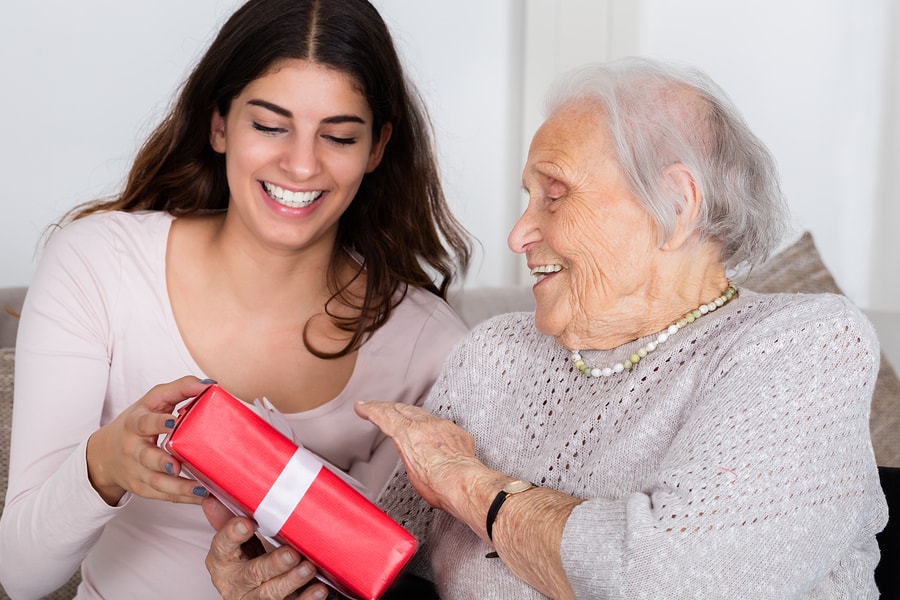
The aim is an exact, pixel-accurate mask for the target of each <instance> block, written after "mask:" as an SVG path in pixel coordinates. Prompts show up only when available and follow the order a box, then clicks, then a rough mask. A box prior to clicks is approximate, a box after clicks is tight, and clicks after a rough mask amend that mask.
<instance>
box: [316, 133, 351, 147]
mask: <svg viewBox="0 0 900 600" xmlns="http://www.w3.org/2000/svg"><path fill="white" fill-rule="evenodd" d="M322 137H324V138H325V139H326V140H328V141H329V142H333V143H335V144H337V145H339V146H351V145H353V144H355V143H356V138H354V137H339V136H336V135H324V136H322Z"/></svg>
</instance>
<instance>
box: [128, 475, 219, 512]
mask: <svg viewBox="0 0 900 600" xmlns="http://www.w3.org/2000/svg"><path fill="white" fill-rule="evenodd" d="M147 473H149V474H148V475H147V476H146V477H145V478H143V479H140V480H138V481H137V482H136V483H135V485H134V489H133V491H134V493H135V494H137V495H139V496H142V497H144V498H151V499H159V500H165V501H167V502H177V503H179V504H201V503H202V502H203V499H204V498H206V497H207V496H208V495H209V492H207V490H206V488H204V487H203V485H201V484H200V483H199V482H197V481H194V480H192V479H185V478H184V477H173V476H171V475H167V474H165V473H158V472H155V471H148V472H147Z"/></svg>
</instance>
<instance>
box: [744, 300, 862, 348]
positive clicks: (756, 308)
mask: <svg viewBox="0 0 900 600" xmlns="http://www.w3.org/2000/svg"><path fill="white" fill-rule="evenodd" d="M741 294H742V295H743V296H744V299H743V302H742V303H741V305H740V309H739V311H738V312H742V311H743V312H746V313H747V317H748V321H750V322H751V324H752V327H753V331H754V332H756V335H771V334H773V333H776V332H777V331H779V330H780V331H791V332H794V333H795V334H796V335H798V336H801V337H802V336H811V337H817V336H821V335H830V334H831V333H830V332H831V331H832V330H835V329H837V330H842V331H845V332H850V331H851V330H852V331H854V332H857V333H859V334H861V335H864V336H865V337H867V338H873V339H875V340H876V342H877V338H876V337H875V330H874V328H873V327H872V324H871V323H870V322H869V320H868V319H867V318H866V316H865V315H864V314H863V312H862V310H860V309H859V307H857V306H856V305H855V304H853V302H851V301H850V300H849V299H848V298H847V297H846V296H842V295H840V294H758V293H756V292H752V291H743V292H741Z"/></svg>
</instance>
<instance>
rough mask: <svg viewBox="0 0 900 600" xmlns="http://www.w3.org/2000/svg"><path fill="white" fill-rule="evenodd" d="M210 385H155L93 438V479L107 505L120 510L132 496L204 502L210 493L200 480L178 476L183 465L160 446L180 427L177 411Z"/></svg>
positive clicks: (190, 380) (185, 380)
mask: <svg viewBox="0 0 900 600" xmlns="http://www.w3.org/2000/svg"><path fill="white" fill-rule="evenodd" d="M208 385H209V382H208V381H205V382H201V381H200V380H198V379H197V378H196V377H191V376H187V377H182V378H181V379H176V380H175V381H172V382H170V383H163V384H160V385H157V386H154V387H153V388H152V389H151V390H150V391H149V392H147V393H146V394H145V395H144V397H143V398H141V399H140V400H138V401H137V402H135V403H134V404H132V405H131V406H130V407H128V408H127V409H126V410H124V411H123V412H122V413H121V414H120V415H119V416H117V417H116V418H115V419H114V420H113V421H111V422H110V423H108V424H107V425H104V426H103V427H101V428H100V429H98V430H97V431H95V432H94V434H93V435H91V437H90V439H89V440H88V443H87V466H88V477H89V478H90V480H91V485H93V486H94V489H96V490H97V493H99V494H100V496H101V497H102V498H103V500H105V501H106V503H107V504H109V505H110V506H115V505H116V504H117V503H118V502H119V500H120V499H121V498H122V496H123V495H124V494H125V493H126V492H132V493H134V494H137V495H138V496H143V497H144V498H154V499H159V500H168V501H170V502H183V503H191V504H200V502H202V501H203V497H204V496H206V490H205V489H203V487H202V486H200V485H199V484H198V483H197V482H196V481H192V480H189V479H185V478H183V477H178V473H179V472H180V471H181V465H180V464H179V463H178V461H177V460H175V458H174V457H172V456H171V455H169V454H167V453H166V452H165V451H163V450H162V449H161V448H159V446H157V440H158V438H159V435H160V434H163V433H167V432H168V431H169V430H171V428H172V426H173V425H174V422H175V421H174V417H173V416H172V411H173V410H174V409H175V406H177V405H178V404H179V403H180V402H182V401H184V400H187V399H188V398H192V397H193V396H196V395H197V394H199V393H200V392H202V391H203V390H204V389H205V388H206V387H207V386H208Z"/></svg>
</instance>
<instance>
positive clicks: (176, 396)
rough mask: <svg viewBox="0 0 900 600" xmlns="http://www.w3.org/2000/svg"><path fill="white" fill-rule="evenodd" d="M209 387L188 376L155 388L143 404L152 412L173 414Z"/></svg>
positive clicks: (142, 400)
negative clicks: (176, 409) (181, 404)
mask: <svg viewBox="0 0 900 600" xmlns="http://www.w3.org/2000/svg"><path fill="white" fill-rule="evenodd" d="M207 387H209V384H208V383H201V382H200V380H199V379H197V378H196V377H194V376H193V375H186V376H184V377H181V378H180V379H176V380H175V381H170V382H169V383H160V384H158V385H155V386H153V387H152V388H150V391H148V392H147V393H146V394H145V395H144V397H143V398H142V399H141V403H142V404H143V405H144V407H145V408H146V409H147V410H150V411H152V412H158V413H171V412H172V411H173V410H174V409H175V407H176V406H177V405H178V404H180V403H181V402H184V401H185V400H187V399H188V398H193V397H194V396H196V395H197V394H199V393H200V392H202V391H203V390H205V389H206V388H207Z"/></svg>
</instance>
